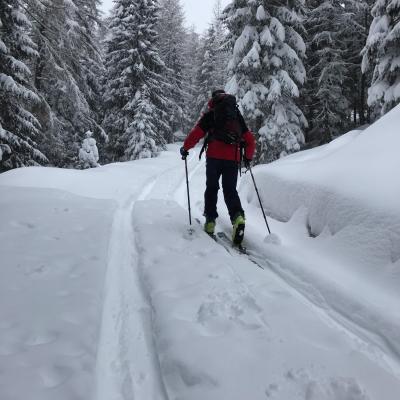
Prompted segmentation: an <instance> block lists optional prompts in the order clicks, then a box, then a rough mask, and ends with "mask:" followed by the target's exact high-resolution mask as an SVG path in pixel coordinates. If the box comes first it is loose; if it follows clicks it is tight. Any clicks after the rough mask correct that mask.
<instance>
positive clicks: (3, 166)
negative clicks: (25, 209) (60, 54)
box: [0, 0, 47, 171]
mask: <svg viewBox="0 0 400 400" xmlns="http://www.w3.org/2000/svg"><path fill="white" fill-rule="evenodd" d="M29 28H30V22H29V20H28V19H27V17H26V14H25V13H24V10H23V9H22V7H21V6H20V4H19V2H18V0H4V1H2V2H1V3H0V171H5V170H8V169H11V168H17V167H23V166H30V165H38V164H39V163H46V162H47V159H46V157H45V156H44V155H43V154H42V152H41V151H40V150H39V148H38V143H37V140H38V139H39V137H40V135H41V126H40V124H39V122H38V120H37V118H36V117H35V116H34V115H33V114H32V112H31V108H30V104H33V103H35V102H38V100H39V98H38V96H37V94H36V92H35V89H34V88H33V87H32V84H31V70H30V69H29V67H28V62H29V61H30V60H32V59H33V58H35V57H37V51H36V49H35V45H34V43H33V42H32V40H31V39H30V37H29V35H28V33H27V31H28V29H29Z"/></svg>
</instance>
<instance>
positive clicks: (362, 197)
mask: <svg viewBox="0 0 400 400" xmlns="http://www.w3.org/2000/svg"><path fill="white" fill-rule="evenodd" d="M399 124H400V106H397V107H396V108H395V109H393V110H392V111H391V112H390V113H388V114H387V115H386V116H385V117H383V118H381V119H380V120H379V121H377V122H376V123H375V124H373V125H372V126H370V127H369V128H367V129H366V130H365V131H363V132H361V133H359V132H351V133H349V134H347V135H344V136H343V137H341V138H339V139H337V140H336V141H333V142H332V143H330V144H329V145H326V146H324V147H322V148H317V149H314V150H309V151H306V152H301V153H298V154H295V155H293V156H289V157H286V158H284V159H282V160H279V161H277V162H275V163H272V164H270V165H267V166H260V167H257V168H255V169H254V172H255V176H256V180H257V182H258V183H259V185H260V186H261V188H262V190H261V193H262V196H263V198H262V200H263V204H264V206H265V208H266V209H267V211H268V213H269V214H270V215H271V216H273V217H276V218H278V219H280V220H283V221H288V220H289V219H290V218H291V217H292V216H293V215H294V213H295V211H296V210H298V209H299V208H301V207H306V208H307V210H308V216H307V223H308V226H309V229H310V232H311V233H312V234H313V235H316V236H318V235H320V234H321V233H322V232H325V233H324V234H326V233H329V235H334V239H333V240H335V241H336V242H338V241H339V242H340V243H341V244H342V245H343V246H344V247H345V249H344V250H345V252H346V253H347V254H349V255H350V256H351V257H352V259H353V260H357V259H358V261H359V262H363V263H364V262H366V263H367V264H368V265H373V266H375V267H382V266H385V265H388V264H392V263H395V262H396V261H397V260H398V259H399V258H400V201H399V199H400V180H399V179H398V178H397V175H396V174H397V172H398V171H400V157H399V154H398V149H399V147H400V135H399V132H398V126H399ZM242 192H243V193H245V195H246V196H247V199H248V200H249V201H250V202H252V203H254V204H257V203H256V202H257V199H256V197H255V195H254V191H253V188H252V183H251V181H250V180H249V179H247V180H246V181H245V183H244V185H243V187H242ZM350 253H351V254H350ZM399 274H400V272H399Z"/></svg>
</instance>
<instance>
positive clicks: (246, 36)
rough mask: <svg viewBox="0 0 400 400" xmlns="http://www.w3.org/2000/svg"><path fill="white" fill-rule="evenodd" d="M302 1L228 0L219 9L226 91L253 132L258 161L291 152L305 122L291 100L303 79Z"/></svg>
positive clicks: (298, 142)
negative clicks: (225, 40) (226, 56)
mask: <svg viewBox="0 0 400 400" xmlns="http://www.w3.org/2000/svg"><path fill="white" fill-rule="evenodd" d="M303 7H304V2H303V0H294V1H291V2H287V3H286V2H285V3H282V2H270V1H266V0H252V1H244V0H234V1H233V2H232V3H231V4H230V5H229V6H228V7H227V8H226V9H225V12H224V19H225V21H226V24H227V27H228V29H229V33H230V41H231V45H232V47H233V56H232V58H231V60H230V64H229V69H230V73H231V79H230V82H229V84H228V86H227V90H228V91H229V92H231V93H232V94H235V95H236V96H237V97H238V98H239V100H240V103H241V107H242V109H243V113H244V117H245V119H246V121H247V122H248V123H249V127H250V128H251V129H252V130H253V131H254V132H255V133H256V135H257V144H258V155H257V158H258V160H259V161H260V162H270V161H273V160H276V159H278V158H279V157H282V156H284V155H286V154H288V153H291V152H294V151H297V150H299V149H300V146H301V145H302V144H303V143H304V135H303V128H304V127H305V126H306V120H305V118H304V115H303V113H302V111H301V110H300V108H299V107H298V106H297V104H296V99H297V98H298V96H299V87H300V86H301V85H303V83H304V81H305V68H304V66H303V61H302V60H303V58H304V56H305V44H304V41H303V38H302V34H303V33H304V32H303V29H304V28H303V26H302V18H301V15H302V12H303Z"/></svg>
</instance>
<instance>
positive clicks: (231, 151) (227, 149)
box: [183, 101, 256, 161]
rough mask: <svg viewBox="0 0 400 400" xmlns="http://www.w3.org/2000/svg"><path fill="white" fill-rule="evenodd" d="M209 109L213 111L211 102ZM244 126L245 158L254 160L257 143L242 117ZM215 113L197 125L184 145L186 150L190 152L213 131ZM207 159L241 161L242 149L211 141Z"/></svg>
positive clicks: (203, 117)
mask: <svg viewBox="0 0 400 400" xmlns="http://www.w3.org/2000/svg"><path fill="white" fill-rule="evenodd" d="M209 108H210V109H211V110H212V108H213V103H212V101H210V103H209ZM240 117H241V120H242V126H243V135H242V139H243V141H244V143H245V153H244V156H245V157H246V158H247V159H248V160H252V159H253V156H254V151H255V148H256V141H255V139H254V135H253V134H252V133H251V132H250V131H249V130H248V129H247V127H246V124H245V123H244V120H243V117H242V116H241V115H240ZM213 122H214V113H213V111H208V112H206V113H205V114H204V115H203V116H202V117H201V119H200V121H199V122H198V123H197V125H196V126H195V127H194V129H192V131H191V132H190V133H189V135H188V137H187V138H186V140H185V142H184V143H183V147H184V148H185V150H190V149H191V148H193V147H194V146H196V144H197V143H198V142H199V141H200V140H201V139H202V138H203V137H204V136H205V135H206V133H208V132H209V131H210V130H212V129H213ZM207 157H209V158H217V159H220V160H231V161H239V160H240V149H239V146H237V145H235V144H226V143H224V142H221V141H219V140H211V141H210V142H209V143H208V147H207Z"/></svg>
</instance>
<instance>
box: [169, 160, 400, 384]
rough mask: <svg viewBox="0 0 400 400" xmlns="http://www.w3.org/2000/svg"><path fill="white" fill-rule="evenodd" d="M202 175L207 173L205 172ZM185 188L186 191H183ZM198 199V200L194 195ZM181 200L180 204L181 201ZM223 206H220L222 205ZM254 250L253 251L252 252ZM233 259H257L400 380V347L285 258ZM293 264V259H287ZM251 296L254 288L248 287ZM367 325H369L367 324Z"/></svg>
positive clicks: (259, 255) (264, 253) (198, 213)
mask: <svg viewBox="0 0 400 400" xmlns="http://www.w3.org/2000/svg"><path fill="white" fill-rule="evenodd" d="M201 167H203V164H198V165H197V166H196V167H195V168H194V169H193V171H191V173H189V176H190V177H191V178H192V177H193V176H194V175H195V174H197V173H198V172H199V170H200V168H201ZM201 172H202V173H203V172H204V171H201ZM181 189H182V188H181ZM181 199H182V196H180V197H176V200H177V201H178V202H180V204H181V205H182V206H186V204H187V203H185V202H183V201H182V200H181ZM192 199H193V200H195V197H194V196H192ZM179 200H180V201H179ZM219 206H220V204H219ZM192 213H194V216H195V217H196V218H198V217H200V216H201V215H202V210H201V209H200V208H199V207H195V209H194V212H193V206H192ZM220 219H223V220H224V222H223V225H224V227H225V229H223V230H224V231H225V233H226V234H227V235H229V233H230V232H229V231H227V230H226V226H229V222H227V221H228V219H227V218H224V217H223V216H222V218H221V216H220ZM250 251H251V249H250ZM230 254H231V256H232V257H239V258H244V259H248V260H251V259H254V261H256V262H257V263H259V264H261V265H262V266H263V267H264V269H265V270H267V271H266V272H267V273H268V272H271V273H273V274H274V276H275V277H276V278H277V279H278V280H279V281H280V282H281V283H282V284H283V285H284V286H285V287H286V289H287V290H288V292H290V293H291V294H292V295H294V296H295V297H296V298H298V300H299V301H301V302H302V303H303V304H304V305H306V306H307V307H308V308H311V309H313V310H314V312H315V313H317V314H318V315H319V316H320V317H321V319H323V320H324V321H325V322H326V323H327V324H328V325H329V326H331V327H332V328H334V329H336V330H337V331H338V332H342V333H344V334H345V335H347V336H348V337H349V338H350V339H351V340H352V341H353V342H354V343H355V344H356V347H357V348H358V349H359V350H360V351H361V352H362V353H363V354H364V355H365V356H366V357H368V358H369V359H370V360H371V361H373V362H375V363H377V364H378V365H380V366H381V367H382V368H384V369H385V370H386V371H387V372H389V373H390V374H392V375H393V376H395V377H400V354H399V352H398V351H397V349H396V348H394V347H393V346H392V344H391V343H390V341H388V340H387V338H385V337H384V336H382V335H381V334H380V333H379V331H374V330H371V329H370V327H369V326H368V321H364V320H363V319H362V317H361V318H357V316H354V315H349V313H348V312H346V310H345V308H344V307H345V306H343V305H338V306H337V305H335V303H332V302H330V301H329V300H328V299H325V297H324V295H323V294H322V293H321V292H320V290H319V289H318V287H314V286H313V285H312V283H311V282H310V281H307V280H306V281H304V280H303V279H302V277H300V276H299V277H297V276H296V274H295V273H292V272H291V271H290V269H288V268H282V265H284V264H285V256H284V254H282V253H279V257H278V258H279V260H278V261H274V260H275V259H276V258H277V257H276V256H275V257H274V256H273V254H269V253H268V251H267V250H265V249H258V248H257V251H256V252H255V253H254V252H253V255H250V256H249V257H247V256H245V255H240V254H237V253H236V252H235V251H232V252H230ZM286 261H287V263H290V260H289V259H288V260H286ZM230 269H231V270H232V271H233V272H234V274H235V275H236V276H237V277H238V279H240V281H241V283H242V284H243V285H246V276H245V275H243V274H242V272H243V271H241V270H237V269H235V268H233V267H231V266H230ZM247 288H248V291H249V293H252V292H251V289H250V288H249V287H248V286H247ZM366 324H367V325H366Z"/></svg>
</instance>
